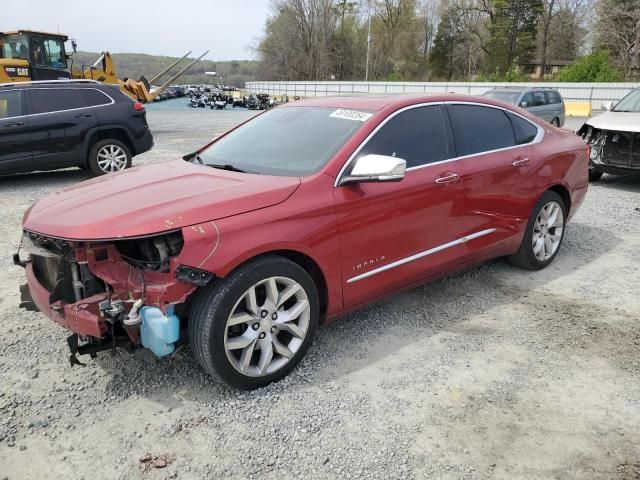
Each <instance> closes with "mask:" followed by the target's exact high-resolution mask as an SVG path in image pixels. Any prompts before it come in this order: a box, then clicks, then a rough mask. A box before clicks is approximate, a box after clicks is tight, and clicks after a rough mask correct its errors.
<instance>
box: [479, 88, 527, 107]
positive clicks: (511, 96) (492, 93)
mask: <svg viewBox="0 0 640 480" xmlns="http://www.w3.org/2000/svg"><path fill="white" fill-rule="evenodd" d="M482 96H483V97H489V98H493V99H494V100H500V101H501V102H505V103H510V104H511V105H515V104H516V102H517V101H518V97H519V96H520V92H505V91H500V90H489V91H488V92H486V93H483V94H482Z"/></svg>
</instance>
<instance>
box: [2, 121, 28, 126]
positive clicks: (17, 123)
mask: <svg viewBox="0 0 640 480" xmlns="http://www.w3.org/2000/svg"><path fill="white" fill-rule="evenodd" d="M22 125H24V122H10V123H5V124H4V125H3V126H4V127H20V126H22Z"/></svg>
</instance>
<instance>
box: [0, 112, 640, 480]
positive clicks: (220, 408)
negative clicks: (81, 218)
mask: <svg viewBox="0 0 640 480" xmlns="http://www.w3.org/2000/svg"><path fill="white" fill-rule="evenodd" d="M185 103H186V101H176V102H171V103H169V102H167V103H165V104H161V105H151V106H150V107H149V109H148V110H149V115H148V117H149V122H150V124H151V126H152V129H153V131H154V133H155V138H156V146H155V148H154V149H153V150H152V151H151V152H148V153H146V154H144V155H142V156H141V157H138V158H137V159H136V160H134V162H135V163H150V162H154V161H159V160H165V159H169V158H173V157H174V156H176V154H179V153H185V152H188V151H190V150H191V149H193V148H195V147H196V146H198V145H200V144H202V143H204V142H205V141H206V140H207V139H208V138H210V137H211V136H213V135H214V134H215V133H218V132H221V131H223V130H225V129H226V128H228V127H229V126H231V125H233V124H235V123H237V122H239V121H241V120H243V119H244V118H247V117H248V116H249V115H251V113H250V112H246V111H231V110H230V111H224V112H220V111H210V110H206V111H203V110H197V111H194V110H189V109H187V108H186V106H185ZM569 126H571V124H570V125H569ZM86 178H87V174H86V173H84V172H81V171H78V170H67V171H61V172H55V173H46V174H30V175H21V176H15V177H11V178H3V179H0V204H2V205H3V208H2V209H1V210H0V219H1V223H0V251H1V255H0V315H1V318H2V326H3V328H2V329H1V330H0V373H1V384H0V480H4V479H10V480H14V479H34V478H38V479H46V478H55V479H57V478H65V479H82V478H84V479H87V480H88V479H92V480H93V479H103V478H104V479H115V478H120V479H130V478H131V479H164V478H184V479H191V478H194V479H204V478H267V479H270V478H314V479H315V478H336V479H344V478H381V479H382V478H383V479H392V478H403V479H404V478H416V479H422V478H443V479H459V478H464V479H467V478H468V479H475V478H478V479H480V478H510V479H511V478H521V479H537V478H540V479H543V478H544V479H547V478H562V479H567V478H588V479H613V478H616V479H627V480H630V479H638V478H640V382H639V380H640V363H639V361H640V358H639V355H638V353H639V351H640V346H639V345H640V324H639V323H638V320H639V319H638V312H640V295H638V285H639V284H640V273H639V269H638V264H639V263H638V252H640V210H639V209H640V179H630V178H621V177H611V176H608V175H605V176H604V177H603V179H602V181H601V182H599V183H597V184H594V185H593V186H592V187H591V189H590V192H589V194H588V197H587V199H586V201H585V203H584V205H583V206H582V209H581V210H580V212H579V213H578V214H577V216H576V217H575V219H574V221H573V223H572V224H571V225H570V226H569V228H568V230H567V234H566V238H565V243H564V245H563V248H562V250H561V252H560V254H559V256H558V258H557V259H556V261H555V262H554V263H553V264H552V265H551V266H550V267H549V268H547V269H546V270H544V271H541V272H535V273H532V272H525V271H522V270H518V269H516V268H514V267H511V266H510V265H508V264H507V263H506V262H504V261H502V260H500V261H496V262H493V263H492V264H490V265H485V266H482V267H479V268H475V269H472V270H469V271H466V272H464V273H461V274H458V275H455V276H454V277H452V278H448V279H446V280H442V281H439V282H437V283H434V284H431V285H428V286H425V287H422V288H419V289H416V290H414V291H411V292H409V293H406V294H404V295H400V296H397V297H395V298H393V299H390V300H387V301H384V302H382V303H379V304H377V305H375V306H372V307H369V308H367V309H366V310H364V311H361V312H358V313H355V314H352V315H350V316H348V317H346V318H344V319H342V320H340V321H338V322H335V323H333V324H330V325H328V326H325V327H324V328H321V329H320V330H319V333H318V336H317V339H316V342H315V343H314V345H313V346H312V348H311V349H310V351H309V353H308V355H307V357H306V358H305V359H304V360H303V362H302V364H301V366H300V367H299V368H298V369H297V370H296V371H295V372H294V373H293V374H292V375H291V376H290V377H288V378H287V379H286V380H284V381H282V382H281V383H279V384H276V385H272V386H270V387H268V388H265V389H262V390H260V391H255V392H252V393H246V392H238V391H235V390H231V389H229V388H227V387H225V386H223V385H220V384H217V383H215V382H214V381H212V380H210V379H209V378H208V377H207V376H205V375H204V374H203V372H202V371H201V370H200V368H199V367H198V365H197V364H196V362H195V360H194V358H193V356H192V354H191V352H190V351H189V349H188V348H185V349H183V350H181V351H180V352H179V353H178V354H177V355H176V356H175V357H174V358H171V359H163V360H157V359H155V358H154V357H153V355H152V354H150V353H148V352H144V351H141V352H137V353H136V354H135V355H133V356H130V355H128V354H126V353H124V352H123V353H121V354H119V355H118V356H116V357H111V356H110V355H108V354H103V355H102V356H100V357H99V358H98V359H97V360H95V361H90V360H89V361H88V364H87V366H86V367H84V368H83V367H74V368H70V367H69V364H68V360H67V358H68V350H67V347H66V343H65V338H66V335H67V334H66V333H65V332H64V331H63V330H62V329H61V328H59V327H58V326H57V325H55V324H54V323H53V322H52V321H50V320H48V319H47V318H45V317H44V315H42V314H39V313H29V312H25V311H21V310H19V309H18V308H17V305H18V302H19V295H18V285H19V284H20V283H22V282H23V281H24V274H23V271H22V270H21V269H20V268H17V267H14V266H13V265H12V263H11V254H12V253H13V252H14V251H15V248H16V244H17V241H18V239H19V236H20V219H21V217H22V214H23V212H24V210H25V209H26V208H27V207H28V206H29V205H30V204H31V203H32V202H33V201H35V200H36V199H38V198H39V197H41V196H43V195H45V194H46V193H49V192H52V191H55V190H57V189H59V188H62V187H64V186H67V185H71V184H74V183H76V182H79V181H81V180H84V179H86ZM143 460H144V461H143Z"/></svg>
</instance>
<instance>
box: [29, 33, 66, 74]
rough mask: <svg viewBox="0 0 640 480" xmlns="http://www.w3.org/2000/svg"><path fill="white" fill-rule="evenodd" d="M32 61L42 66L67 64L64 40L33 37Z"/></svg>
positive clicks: (64, 65) (62, 66)
mask: <svg viewBox="0 0 640 480" xmlns="http://www.w3.org/2000/svg"><path fill="white" fill-rule="evenodd" d="M33 61H34V62H35V64H36V65H38V66H42V67H54V68H65V67H66V66H67V60H66V55H65V51H64V42H63V41H62V40H61V39H59V38H45V37H36V36H34V37H33Z"/></svg>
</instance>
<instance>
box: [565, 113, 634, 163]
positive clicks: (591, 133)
mask: <svg viewBox="0 0 640 480" xmlns="http://www.w3.org/2000/svg"><path fill="white" fill-rule="evenodd" d="M577 133H578V135H580V136H581V137H582V139H583V140H584V141H585V143H587V144H588V145H589V146H590V147H591V154H590V162H589V168H590V169H591V171H596V172H605V173H612V174H617V175H624V174H630V173H631V174H640V132H631V131H616V130H605V129H600V128H595V127H593V126H591V125H589V124H585V125H583V126H582V128H580V130H578V132H577Z"/></svg>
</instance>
